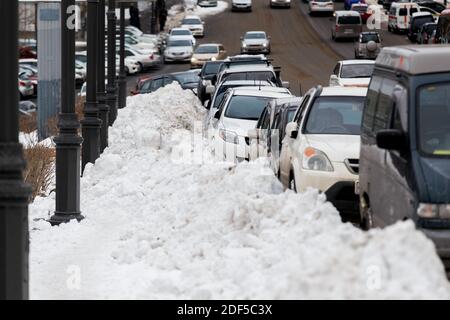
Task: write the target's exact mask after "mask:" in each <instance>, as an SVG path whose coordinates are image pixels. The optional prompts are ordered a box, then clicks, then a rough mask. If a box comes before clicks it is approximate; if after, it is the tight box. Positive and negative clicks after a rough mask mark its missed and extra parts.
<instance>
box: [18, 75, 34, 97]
mask: <svg viewBox="0 0 450 320" xmlns="http://www.w3.org/2000/svg"><path fill="white" fill-rule="evenodd" d="M18 88H19V94H20V100H23V99H27V98H31V97H32V96H33V95H34V87H33V84H32V83H31V81H30V80H28V78H27V76H26V74H25V73H21V74H19V77H18Z"/></svg>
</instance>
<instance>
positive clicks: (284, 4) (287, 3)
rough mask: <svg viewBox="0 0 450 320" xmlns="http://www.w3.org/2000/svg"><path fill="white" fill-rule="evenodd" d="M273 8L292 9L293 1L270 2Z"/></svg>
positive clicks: (271, 0)
mask: <svg viewBox="0 0 450 320" xmlns="http://www.w3.org/2000/svg"><path fill="white" fill-rule="evenodd" d="M269 1H270V7H271V8H279V7H282V8H290V7H291V0H269Z"/></svg>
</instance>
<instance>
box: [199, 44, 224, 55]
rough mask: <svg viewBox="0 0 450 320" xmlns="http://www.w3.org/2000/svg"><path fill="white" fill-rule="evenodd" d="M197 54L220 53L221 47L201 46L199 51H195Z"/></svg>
mask: <svg viewBox="0 0 450 320" xmlns="http://www.w3.org/2000/svg"><path fill="white" fill-rule="evenodd" d="M195 53H200V54H201V53H211V54H214V53H219V47H218V46H199V47H198V48H197V50H195Z"/></svg>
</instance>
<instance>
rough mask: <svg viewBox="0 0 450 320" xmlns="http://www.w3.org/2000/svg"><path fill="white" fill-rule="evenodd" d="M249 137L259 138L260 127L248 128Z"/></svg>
mask: <svg viewBox="0 0 450 320" xmlns="http://www.w3.org/2000/svg"><path fill="white" fill-rule="evenodd" d="M248 137H249V139H250V140H252V139H253V140H254V139H259V129H256V128H255V129H250V130H248Z"/></svg>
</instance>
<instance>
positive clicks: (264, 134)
mask: <svg viewBox="0 0 450 320" xmlns="http://www.w3.org/2000/svg"><path fill="white" fill-rule="evenodd" d="M301 101H302V98H301V97H292V98H281V99H274V100H271V101H269V103H268V104H267V106H266V108H265V109H264V111H263V113H262V114H261V116H260V117H259V120H258V123H257V124H256V128H255V129H252V130H249V133H248V136H249V139H250V147H249V158H250V160H255V159H257V158H259V157H267V158H268V159H269V162H270V165H271V167H272V169H273V172H274V174H275V175H276V176H277V177H278V176H279V162H280V152H281V145H282V141H283V139H284V136H285V132H286V130H285V129H286V125H287V124H288V123H289V122H291V121H292V120H293V118H294V115H295V112H296V111H297V109H298V107H299V106H300V103H301Z"/></svg>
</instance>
